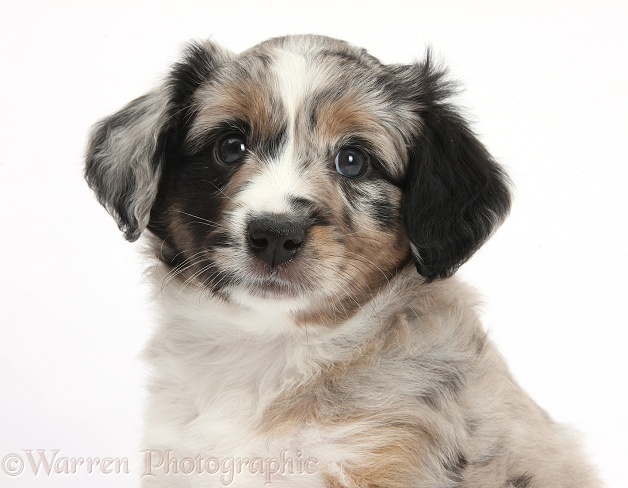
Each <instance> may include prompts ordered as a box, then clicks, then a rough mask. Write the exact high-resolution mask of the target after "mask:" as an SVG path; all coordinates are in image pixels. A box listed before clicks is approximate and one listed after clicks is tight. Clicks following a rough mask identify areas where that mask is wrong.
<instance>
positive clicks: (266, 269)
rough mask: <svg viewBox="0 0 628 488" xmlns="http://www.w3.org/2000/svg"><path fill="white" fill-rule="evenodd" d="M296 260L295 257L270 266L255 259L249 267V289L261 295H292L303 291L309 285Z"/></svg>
mask: <svg viewBox="0 0 628 488" xmlns="http://www.w3.org/2000/svg"><path fill="white" fill-rule="evenodd" d="M297 261H298V260H297V259H296V258H295V259H291V260H288V261H285V262H283V263H281V264H278V265H275V266H270V265H268V264H266V263H265V262H262V261H260V260H258V259H255V260H254V262H253V263H252V266H251V269H250V275H249V277H250V278H251V280H250V282H251V287H250V289H251V290H252V291H253V292H256V291H258V292H259V293H260V294H263V295H267V294H273V295H283V296H288V295H289V296H294V295H298V294H300V293H303V292H304V291H306V290H307V289H308V288H309V286H308V282H307V280H305V276H304V273H303V271H302V270H301V269H300V268H301V266H300V265H299V264H300V263H298V262H297Z"/></svg>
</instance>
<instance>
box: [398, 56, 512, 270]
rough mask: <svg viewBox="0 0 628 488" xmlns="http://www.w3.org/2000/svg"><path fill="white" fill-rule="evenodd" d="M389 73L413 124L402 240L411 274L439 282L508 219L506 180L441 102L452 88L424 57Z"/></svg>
mask: <svg viewBox="0 0 628 488" xmlns="http://www.w3.org/2000/svg"><path fill="white" fill-rule="evenodd" d="M396 72H397V75H398V76H401V78H402V80H403V83H404V84H405V87H406V89H407V90H409V94H410V97H411V99H412V101H413V103H414V106H415V111H416V112H417V115H418V118H419V120H420V128H419V129H418V135H417V136H416V137H415V140H414V142H413V147H412V150H411V154H410V161H409V166H408V171H407V176H406V180H405V188H404V195H405V197H404V198H405V203H404V222H405V227H406V232H407V235H408V238H409V239H410V242H411V244H412V251H413V254H414V259H415V263H416V268H417V270H418V272H419V273H420V274H421V275H423V276H424V277H425V278H426V279H427V280H428V281H431V280H434V279H436V278H446V277H449V276H451V275H452V274H453V273H455V272H456V270H457V269H458V267H459V266H460V265H462V264H463V263H464V262H465V261H466V260H467V259H469V258H470V257H471V255H472V254H473V253H474V252H475V251H476V250H477V249H478V248H479V247H480V246H481V245H482V243H483V242H484V241H485V240H486V239H487V238H488V237H489V236H490V235H491V233H492V231H493V230H494V229H495V228H496V227H497V226H498V225H499V224H500V223H501V222H502V221H503V219H504V218H505V217H506V215H507V214H508V212H509V210H510V191H509V187H508V186H509V184H508V178H507V176H506V175H505V173H504V171H503V170H502V169H501V167H500V166H499V165H498V164H497V163H496V162H495V161H494V160H493V158H492V157H491V155H490V154H489V153H488V151H487V150H486V148H485V147H484V146H483V145H482V143H480V141H478V139H477V138H476V137H475V135H474V134H473V133H472V131H471V130H470V129H469V126H468V124H467V122H466V121H465V120H464V118H463V117H462V116H461V115H460V114H459V112H458V111H457V110H456V108H455V107H454V106H452V105H451V103H450V102H449V101H448V100H449V98H450V97H451V95H452V94H453V92H454V90H453V88H452V85H451V84H450V83H448V82H447V81H445V79H444V77H445V72H444V70H442V69H436V68H434V67H433V66H432V65H431V62H430V57H429V54H428V56H427V58H426V61H425V62H424V63H421V64H416V65H412V66H404V67H398V68H396ZM406 93H408V92H406Z"/></svg>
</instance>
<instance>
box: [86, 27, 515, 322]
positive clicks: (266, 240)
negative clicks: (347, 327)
mask: <svg viewBox="0 0 628 488" xmlns="http://www.w3.org/2000/svg"><path fill="white" fill-rule="evenodd" d="M450 95H451V89H450V85H449V84H448V83H447V82H446V81H444V72H443V71H442V70H439V69H435V68H434V67H433V66H432V64H431V63H430V60H429V56H428V58H427V59H426V61H424V62H422V63H418V64H413V65H405V66H400V65H394V66H389V65H383V64H382V63H380V62H379V61H378V60H376V59H375V58H373V57H372V56H370V55H369V54H367V53H366V52H365V51H364V50H362V49H358V48H355V47H353V46H351V45H349V44H347V43H344V42H342V41H337V40H333V39H329V38H325V37H319V36H290V37H284V38H278V39H271V40H269V41H266V42H264V43H262V44H260V45H258V46H256V47H254V48H252V49H250V50H248V51H246V52H244V53H242V54H240V55H234V54H231V53H229V52H227V51H225V50H223V49H221V48H219V47H218V46H216V45H215V44H213V43H210V42H206V43H202V44H193V45H192V46H190V47H189V48H188V50H187V52H186V53H185V55H184V57H183V59H182V61H181V62H180V63H178V64H176V65H175V66H174V67H173V69H172V71H171V73H170V75H169V76H168V78H167V80H166V82H165V83H164V84H163V86H162V87H160V88H159V89H158V90H156V91H154V92H151V93H149V94H148V95H145V96H144V97H141V98H139V99H137V100H135V101H133V102H131V103H130V104H129V105H128V106H127V107H125V108H123V109H122V110H121V111H120V112H118V113H117V114H114V115H113V116H111V117H109V118H107V119H105V120H103V121H102V122H100V123H99V124H98V125H97V126H96V127H95V128H94V130H93V132H92V136H91V140H90V145H89V149H88V155H87V168H86V177H87V180H88V182H89V184H90V186H91V187H92V188H93V189H94V190H95V192H96V194H97V196H98V198H99V200H100V202H101V203H103V204H104V205H105V207H106V208H107V209H108V210H109V211H110V213H111V214H112V215H113V216H114V217H115V218H116V220H117V221H118V225H119V226H120V228H121V229H122V230H123V231H124V233H125V236H126V237H127V239H129V240H135V239H137V237H138V236H139V235H140V233H141V232H142V231H143V230H144V229H146V228H148V229H149V230H150V231H151V232H152V233H153V234H154V235H155V236H157V237H158V238H159V240H160V246H159V249H160V254H159V257H160V259H162V260H163V261H164V262H165V263H166V264H168V265H169V266H171V267H172V268H173V274H176V275H179V276H180V277H182V278H183V279H184V280H187V281H186V282H187V283H191V282H195V283H197V284H199V285H201V286H202V287H204V288H206V289H208V290H210V291H211V292H212V293H214V294H218V295H221V296H223V297H224V298H226V299H229V298H234V297H240V298H242V297H246V296H249V297H252V296H254V297H258V298H259V297H261V298H269V297H272V298H275V299H276V298H286V297H290V298H291V299H294V300H295V303H296V302H298V301H301V302H302V303H307V304H308V305H307V307H305V306H303V307H301V308H302V310H305V309H307V310H309V312H307V313H305V312H303V320H309V318H308V317H307V315H308V313H310V314H315V315H318V316H319V317H321V318H323V317H325V316H326V315H327V316H334V317H336V319H339V318H346V317H348V316H350V315H351V314H352V313H353V312H355V310H356V309H358V308H359V307H360V306H361V304H362V303H363V302H365V301H366V300H368V299H369V298H370V297H372V296H373V294H374V293H375V292H376V291H377V289H378V288H379V287H381V286H382V285H383V284H385V283H386V282H387V281H388V280H389V279H390V278H391V277H392V276H393V275H395V274H396V273H397V272H398V271H399V270H400V269H402V268H403V267H405V266H406V265H407V264H408V263H411V262H412V261H413V260H414V263H415V265H416V268H417V270H418V272H419V273H420V274H421V275H423V276H424V277H425V278H426V280H427V281H431V280H433V279H436V278H445V277H448V276H450V275H451V274H452V273H453V272H455V270H456V269H457V268H458V266H460V264H462V263H463V262H464V261H466V260H467V259H468V258H469V257H470V256H471V255H472V254H473V252H474V251H475V250H476V249H477V248H478V247H479V246H480V245H481V244H482V242H483V241H484V240H485V239H486V238H487V237H488V236H489V235H490V233H491V232H492V230H493V228H494V227H495V226H496V225H497V224H498V223H500V222H501V220H502V219H503V217H504V216H505V215H506V213H507V212H508V209H509V204H510V199H509V192H508V188H507V184H506V178H505V175H504V174H503V172H502V171H501V169H500V168H499V167H498V166H497V164H496V163H495V162H494V161H493V160H492V158H491V156H490V155H489V154H488V153H487V151H486V150H485V149H484V147H483V146H482V145H481V143H480V142H478V140H477V139H476V138H475V136H474V135H473V134H472V133H471V131H470V130H469V128H468V126H467V124H466V122H465V121H464V120H463V119H462V118H461V116H460V115H459V114H458V112H457V111H456V110H455V108H454V107H452V106H451V105H450V103H449V102H448V98H449V96H450ZM297 308H299V307H297Z"/></svg>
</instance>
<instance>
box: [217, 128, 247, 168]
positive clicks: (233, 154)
mask: <svg viewBox="0 0 628 488" xmlns="http://www.w3.org/2000/svg"><path fill="white" fill-rule="evenodd" d="M215 154H216V159H217V160H218V162H220V163H222V164H226V165H232V164H237V163H240V162H241V161H242V160H243V159H244V157H245V156H246V141H245V138H244V136H243V135H242V134H238V133H230V134H227V135H225V136H223V137H222V138H221V139H219V140H218V143H217V144H216V149H215Z"/></svg>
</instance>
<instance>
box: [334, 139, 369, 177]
mask: <svg viewBox="0 0 628 488" xmlns="http://www.w3.org/2000/svg"><path fill="white" fill-rule="evenodd" d="M368 163H369V158H368V156H367V155H366V154H364V153H363V152H362V151H361V150H359V149H358V148H356V147H352V146H347V147H343V148H342V149H340V151H338V154H337V155H336V170H337V171H338V173H340V174H341V175H342V176H346V177H347V178H359V177H360V176H362V175H363V174H364V173H365V172H366V169H367V168H368Z"/></svg>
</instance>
